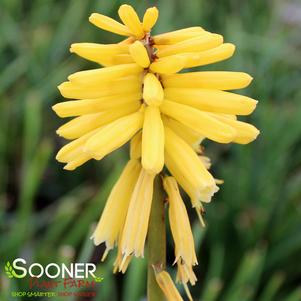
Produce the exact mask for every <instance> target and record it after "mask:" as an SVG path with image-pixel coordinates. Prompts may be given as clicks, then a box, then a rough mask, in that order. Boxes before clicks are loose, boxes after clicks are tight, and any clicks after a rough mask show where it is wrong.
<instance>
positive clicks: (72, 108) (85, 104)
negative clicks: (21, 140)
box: [52, 92, 142, 117]
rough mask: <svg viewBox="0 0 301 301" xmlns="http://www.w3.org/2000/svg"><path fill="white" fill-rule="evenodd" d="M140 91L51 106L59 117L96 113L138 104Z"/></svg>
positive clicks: (140, 95)
mask: <svg viewBox="0 0 301 301" xmlns="http://www.w3.org/2000/svg"><path fill="white" fill-rule="evenodd" d="M141 98H142V93H141V92H138V93H130V94H124V95H122V96H121V95H112V96H106V97H102V98H96V99H83V100H73V101H72V100H69V101H64V102H60V103H57V104H56V105H54V106H53V107H52V109H53V110H54V111H55V113H56V114H57V115H58V116H60V117H72V116H80V115H84V114H92V113H98V112H102V111H106V110H110V109H117V110H118V109H119V108H120V107H122V106H125V105H127V104H129V105H131V104H132V103H136V104H137V105H138V106H139V104H140V100H141Z"/></svg>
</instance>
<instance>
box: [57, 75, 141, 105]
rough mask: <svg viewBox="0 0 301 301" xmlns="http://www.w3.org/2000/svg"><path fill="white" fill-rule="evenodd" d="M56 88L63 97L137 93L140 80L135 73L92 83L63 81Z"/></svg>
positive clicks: (75, 97)
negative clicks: (82, 83)
mask: <svg viewBox="0 0 301 301" xmlns="http://www.w3.org/2000/svg"><path fill="white" fill-rule="evenodd" d="M58 89H59V91H60V93H61V94H62V96H64V97H65V98H74V99H86V98H99V97H102V96H110V95H117V94H119V95H122V94H124V93H130V92H132V93H138V92H140V91H141V90H142V80H141V78H140V77H139V76H137V75H136V76H128V77H122V78H118V79H117V80H112V81H110V82H103V83H99V84H92V85H91V84H84V85H79V84H75V83H73V82H64V83H62V84H60V85H59V86H58Z"/></svg>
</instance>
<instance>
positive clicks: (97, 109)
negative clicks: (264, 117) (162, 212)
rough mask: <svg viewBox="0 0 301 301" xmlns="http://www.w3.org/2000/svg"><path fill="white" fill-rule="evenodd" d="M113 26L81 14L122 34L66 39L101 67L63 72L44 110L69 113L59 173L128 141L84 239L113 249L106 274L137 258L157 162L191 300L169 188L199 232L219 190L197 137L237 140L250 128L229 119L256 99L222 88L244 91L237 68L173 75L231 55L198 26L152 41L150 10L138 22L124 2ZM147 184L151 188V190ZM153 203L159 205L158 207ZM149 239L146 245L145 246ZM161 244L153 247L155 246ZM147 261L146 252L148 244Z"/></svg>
mask: <svg viewBox="0 0 301 301" xmlns="http://www.w3.org/2000/svg"><path fill="white" fill-rule="evenodd" d="M118 13H119V16H120V18H121V20H122V22H123V23H124V24H121V23H119V22H117V21H115V20H113V19H111V18H109V17H106V16H103V15H101V14H92V15H91V16H90V18H89V20H90V21H91V23H93V24H94V25H96V26H98V27H100V28H102V29H104V30H108V31H111V32H114V33H116V34H120V35H122V36H125V38H123V40H122V41H120V42H118V43H116V44H108V45H105V44H97V43H74V44H72V45H71V48H70V51H71V52H72V53H75V54H77V55H79V56H81V57H83V58H85V59H87V60H90V61H93V62H96V63H98V64H99V65H101V66H100V67H102V66H103V68H97V69H92V70H84V71H79V72H76V73H74V74H71V75H70V76H69V77H68V79H69V81H68V82H64V83H62V84H61V85H59V86H58V89H59V90H60V92H61V94H62V96H64V97H65V98H69V99H71V100H70V101H64V102H61V103H58V104H56V105H54V106H53V110H54V111H55V112H56V113H57V115H59V116H60V117H75V118H74V119H72V120H71V121H69V122H67V123H66V124H64V125H63V126H61V127H60V128H59V129H58V130H57V133H58V134H59V135H60V136H63V137H65V138H66V139H72V140H73V139H74V140H73V141H71V142H70V143H68V144H67V145H65V146H64V147H62V149H61V150H60V151H59V152H58V154H57V157H56V158H57V160H58V161H60V162H62V163H65V164H66V165H65V166H64V169H67V170H73V169H75V168H77V167H78V166H80V165H82V164H84V163H85V162H87V161H89V160H92V159H96V160H100V159H102V158H103V157H104V156H106V155H108V154H109V153H110V152H112V151H114V150H116V149H117V148H119V147H121V146H123V145H124V144H125V143H127V142H129V141H130V160H129V162H128V163H127V165H126V166H125V168H124V170H123V172H122V174H121V176H120V178H119V180H118V181H117V183H116V184H115V186H114V188H113V190H112V192H111V194H110V196H109V198H108V200H107V203H106V206H105V209H104V212H103V215H102V216H101V218H100V220H99V223H98V225H97V228H96V230H95V232H94V234H93V238H94V241H95V243H96V244H100V243H102V242H105V244H106V250H105V252H104V254H103V257H102V260H104V259H105V258H106V256H107V255H108V253H109V250H110V249H112V248H113V247H114V246H115V245H118V252H117V258H116V260H115V262H114V272H117V271H121V272H122V273H124V272H125V271H126V269H127V267H128V265H129V263H130V261H131V259H132V257H133V256H137V257H141V256H142V257H143V255H144V245H145V240H146V236H147V233H148V228H150V230H152V231H153V230H154V229H153V227H154V226H155V224H156V223H157V222H160V223H161V226H162V227H163V226H164V223H162V220H161V217H160V216H157V217H156V218H154V219H152V220H151V221H150V220H149V219H150V213H151V207H152V198H153V189H154V179H155V176H156V174H158V173H160V171H161V170H162V169H163V167H164V164H165V165H166V168H167V169H168V170H169V172H170V173H171V175H172V176H170V177H167V178H165V179H162V178H160V177H159V176H158V180H159V179H161V180H163V181H164V183H163V186H164V188H165V190H166V192H167V194H168V198H169V221H170V223H169V224H170V227H171V232H172V236H173V238H174V242H175V262H176V263H177V265H178V272H177V280H178V281H180V282H181V283H182V284H183V285H184V288H185V291H186V294H187V296H188V298H189V300H192V296H191V294H190V292H189V289H188V284H189V283H190V284H192V285H194V284H195V282H196V280H197V279H196V276H195V274H194V272H193V266H194V265H195V264H197V258H196V254H195V250H194V241H193V235H192V231H191V227H190V223H189V219H188V215H187V211H186V208H185V205H184V203H183V200H182V198H181V195H180V192H179V187H178V185H179V186H181V187H182V188H183V189H184V190H185V192H186V193H187V194H188V196H189V197H190V199H191V204H192V207H193V208H194V210H196V213H197V216H198V218H199V220H200V223H201V225H202V226H205V223H204V220H203V213H204V211H205V210H204V208H203V204H202V203H203V202H205V203H209V202H210V201H211V198H212V197H213V195H214V194H215V193H216V192H217V191H218V190H219V188H218V187H217V184H221V183H222V181H221V180H218V179H215V178H214V177H213V176H212V175H211V174H210V172H209V171H208V169H209V168H210V165H211V163H210V159H209V158H208V157H205V155H204V153H203V149H202V146H201V145H200V143H201V141H202V140H203V139H205V138H209V139H211V140H213V141H216V142H219V143H230V142H235V143H240V144H246V143H249V142H251V141H253V140H254V139H255V138H256V137H257V135H258V134H259V131H258V130H257V129H256V128H255V127H253V126H252V125H250V124H248V123H245V122H241V121H238V120H237V116H239V115H249V114H250V113H252V112H253V110H254V109H255V107H256V104H257V101H256V100H254V99H252V98H249V97H246V96H242V95H236V94H234V93H231V92H225V91H227V90H235V89H241V88H244V87H246V86H247V85H248V84H249V83H250V82H251V80H252V78H251V77H250V76H249V75H248V74H246V73H243V72H221V71H218V72H216V71H215V72H212V71H211V72H209V71H206V72H205V71H202V72H188V73H185V71H184V72H182V73H181V74H177V73H178V72H180V71H181V70H182V69H185V68H191V67H196V66H203V65H207V64H212V63H215V62H219V61H222V60H225V59H227V58H229V57H231V56H232V55H233V53H234V51H235V46H234V45H233V44H230V43H225V44H223V37H222V36H221V35H218V34H215V33H211V32H208V31H206V30H204V29H203V28H201V27H190V28H185V29H180V30H175V31H172V32H167V33H164V34H159V35H155V36H152V35H151V30H152V27H153V26H154V24H155V23H156V21H157V19H158V15H159V12H158V10H157V9H156V8H155V7H152V8H149V9H147V10H146V12H145V14H144V17H143V22H141V21H140V19H139V17H138V15H137V13H136V12H135V10H134V9H133V7H131V6H130V5H121V7H120V8H119V11H118ZM155 187H157V185H155ZM161 205H162V204H161ZM152 243H153V242H151V241H150V244H151V246H152ZM162 243H163V241H162ZM150 250H152V251H151V253H153V254H150V255H151V256H150V258H154V257H155V256H152V255H155V254H154V252H155V251H154V249H152V247H151V248H150ZM151 265H152V266H153V267H154V271H155V276H156V280H157V282H158V285H159V286H160V287H161V289H162V290H163V292H164V294H165V296H166V299H167V300H172V301H180V300H182V298H181V296H180V294H179V293H178V292H177V290H176V287H175V286H174V284H173V282H172V279H171V278H170V276H169V275H168V274H167V272H166V271H164V270H163V265H161V264H160V263H158V264H157V263H155V262H151Z"/></svg>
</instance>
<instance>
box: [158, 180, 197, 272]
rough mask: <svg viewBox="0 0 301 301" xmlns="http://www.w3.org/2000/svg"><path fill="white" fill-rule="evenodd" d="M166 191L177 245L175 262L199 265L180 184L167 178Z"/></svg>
mask: <svg viewBox="0 0 301 301" xmlns="http://www.w3.org/2000/svg"><path fill="white" fill-rule="evenodd" d="M163 186H164V190H165V191H166V193H167V195H168V202H169V209H168V215H169V223H170V228H171V233H172V236H173V240H174V244H175V261H174V262H178V261H182V260H183V261H184V262H185V263H186V264H187V265H188V266H193V265H196V264H197V258H196V254H195V250H194V239H193V235H192V231H191V227H190V223H189V218H188V215H187V211H186V208H185V205H184V202H183V200H182V197H181V195H180V191H179V188H178V184H177V182H176V180H175V178H173V177H165V178H164V180H163Z"/></svg>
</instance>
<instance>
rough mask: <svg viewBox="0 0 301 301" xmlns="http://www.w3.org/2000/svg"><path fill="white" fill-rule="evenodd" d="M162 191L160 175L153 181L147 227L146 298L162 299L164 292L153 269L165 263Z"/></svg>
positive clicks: (152, 300) (158, 300)
mask: <svg viewBox="0 0 301 301" xmlns="http://www.w3.org/2000/svg"><path fill="white" fill-rule="evenodd" d="M164 198H165V197H164V192H163V188H162V182H161V178H160V175H158V176H157V177H156V178H155V181H154V194H153V202H152V209H151V214H150V220H149V228H148V250H147V251H148V273H147V300H148V301H163V300H165V297H164V294H163V292H162V290H161V289H160V287H159V285H158V283H157V281H156V277H155V272H154V269H155V270H163V269H165V265H166V231H165V209H164Z"/></svg>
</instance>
